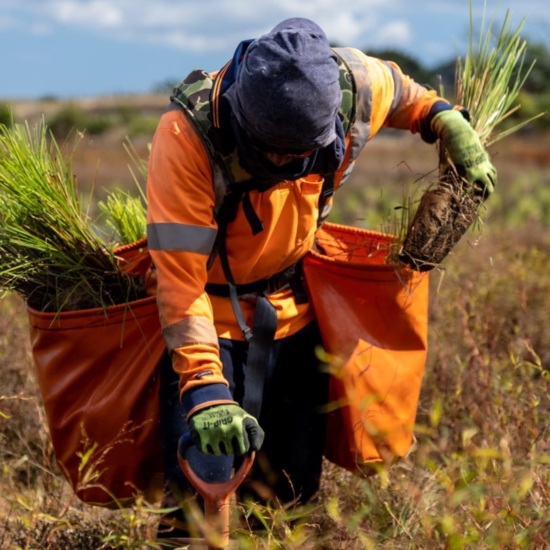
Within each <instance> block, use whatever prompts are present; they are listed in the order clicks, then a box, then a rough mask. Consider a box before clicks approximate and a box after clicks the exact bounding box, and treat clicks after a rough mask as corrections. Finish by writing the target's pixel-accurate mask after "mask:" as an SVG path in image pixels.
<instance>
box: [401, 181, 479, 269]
mask: <svg viewBox="0 0 550 550" xmlns="http://www.w3.org/2000/svg"><path fill="white" fill-rule="evenodd" d="M481 203H482V198H481V197H480V196H479V195H474V194H472V193H468V190H467V189H466V188H465V187H464V186H463V185H462V182H461V181H459V179H458V176H454V175H448V176H446V178H444V179H442V180H441V181H440V182H439V184H438V185H437V187H435V188H433V189H428V190H427V191H426V192H425V193H424V195H423V196H422V198H421V200H420V204H419V206H418V209H417V211H416V214H415V216H414V219H413V221H412V223H411V225H410V227H409V229H408V231H407V235H406V237H405V241H404V243H403V248H402V250H401V252H400V254H399V259H400V260H401V261H402V262H404V263H405V264H407V265H409V266H410V267H412V268H413V269H415V270H417V271H429V270H431V269H433V268H434V267H437V266H439V265H440V264H441V262H442V261H443V260H444V259H445V258H446V257H447V255H448V254H449V252H451V250H452V249H453V247H454V246H455V245H456V244H457V243H458V241H459V240H460V239H461V238H462V236H463V235H464V233H466V231H467V230H468V228H469V227H470V226H471V225H472V223H473V222H474V221H475V219H476V217H477V215H478V211H479V207H480V204H481Z"/></svg>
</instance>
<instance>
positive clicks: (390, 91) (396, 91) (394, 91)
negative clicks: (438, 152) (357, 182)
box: [354, 52, 453, 143]
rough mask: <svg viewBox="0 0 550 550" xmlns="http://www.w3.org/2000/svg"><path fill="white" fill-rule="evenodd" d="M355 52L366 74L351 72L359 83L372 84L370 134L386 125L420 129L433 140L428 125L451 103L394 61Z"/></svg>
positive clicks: (425, 136) (425, 138)
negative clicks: (423, 84)
mask: <svg viewBox="0 0 550 550" xmlns="http://www.w3.org/2000/svg"><path fill="white" fill-rule="evenodd" d="M358 55H360V57H361V59H362V62H363V64H364V67H365V69H366V73H367V74H366V76H363V77H361V75H359V78H357V76H356V75H355V72H354V76H356V80H358V81H359V85H361V84H363V85H364V84H367V85H370V87H371V94H369V96H370V99H371V101H372V107H371V118H370V124H371V137H372V136H373V135H374V134H376V133H377V132H378V130H380V128H381V127H382V126H386V127H389V128H397V129H402V130H409V131H411V132H412V133H420V135H421V136H422V139H423V140H424V141H427V142H428V143H433V142H434V141H435V140H436V137H437V136H435V135H434V133H433V131H432V128H431V121H432V118H433V117H434V116H435V115H436V114H437V113H439V112H441V111H443V110H448V109H452V108H453V107H452V106H451V104H450V103H449V102H448V101H447V100H446V99H443V98H441V97H439V96H438V95H437V93H436V92H435V90H428V89H427V88H426V87H424V86H421V85H420V84H418V83H416V82H415V81H414V80H413V79H412V78H411V77H409V76H407V75H405V74H403V72H402V71H401V69H400V68H399V67H398V66H397V65H396V64H395V63H393V62H391V61H383V60H381V59H377V58H374V57H370V56H368V55H365V54H363V53H362V52H358ZM360 97H361V95H360ZM363 97H365V95H364V94H363ZM367 97H368V96H367Z"/></svg>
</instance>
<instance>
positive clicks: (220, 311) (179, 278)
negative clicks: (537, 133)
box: [147, 48, 451, 415]
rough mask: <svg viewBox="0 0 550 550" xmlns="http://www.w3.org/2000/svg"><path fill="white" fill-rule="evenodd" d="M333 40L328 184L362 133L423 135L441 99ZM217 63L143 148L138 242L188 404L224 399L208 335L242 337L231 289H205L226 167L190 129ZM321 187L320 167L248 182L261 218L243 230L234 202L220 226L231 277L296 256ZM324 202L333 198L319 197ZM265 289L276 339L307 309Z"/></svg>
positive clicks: (220, 277)
mask: <svg viewBox="0 0 550 550" xmlns="http://www.w3.org/2000/svg"><path fill="white" fill-rule="evenodd" d="M334 51H335V52H336V53H337V54H338V56H339V58H340V61H341V63H342V65H341V67H342V68H343V69H342V68H341V71H342V70H344V71H345V72H346V78H347V81H350V79H351V81H352V84H353V94H352V95H353V97H352V103H353V105H352V109H351V111H353V116H352V117H351V118H350V120H348V121H347V122H348V124H347V126H346V125H344V128H345V130H346V154H345V158H344V160H343V162H342V164H341V166H340V167H339V169H338V171H337V172H336V173H335V174H334V189H335V190H337V189H338V187H339V186H340V185H341V183H342V181H343V179H345V177H347V175H348V174H349V172H350V171H351V168H353V164H354V162H355V160H356V159H357V157H358V155H359V153H360V152H361V150H362V149H363V147H364V146H365V144H366V143H367V142H368V140H369V139H371V138H372V137H373V136H374V135H375V134H376V133H377V132H378V131H379V130H380V128H381V127H382V126H387V127H390V128H399V129H404V130H409V131H411V132H412V133H417V132H418V133H420V134H421V136H422V137H423V139H425V140H426V141H430V142H433V141H435V138H436V137H435V136H434V135H433V134H432V130H431V127H430V123H431V118H432V117H433V116H434V114H436V113H437V112H439V111H440V110H445V109H449V108H451V106H450V105H449V104H448V102H446V101H445V100H442V99H441V98H440V97H438V96H437V94H436V93H435V92H434V91H428V90H427V89H426V88H424V87H423V86H420V85H419V84H417V83H416V82H414V81H413V80H412V79H411V78H409V77H408V76H406V75H404V74H403V73H402V72H401V70H400V69H399V67H397V66H396V65H395V64H393V63H391V62H385V61H382V60H379V59H376V58H372V57H369V56H367V55H365V54H363V53H362V52H360V51H359V50H355V49H352V48H335V50H334ZM233 62H235V61H233ZM230 63H231V62H230ZM228 65H229V64H228ZM226 68H227V65H226V67H224V69H223V70H222V71H220V72H218V73H214V74H213V75H209V78H210V79H211V80H210V83H211V89H210V90H207V91H208V93H209V95H208V96H206V99H205V96H204V94H203V95H202V96H201V97H202V100H201V101H202V103H203V104H202V106H201V108H202V110H201V112H200V113H199V112H194V109H193V107H192V106H189V105H186V106H183V107H182V108H181V109H171V110H167V112H165V113H164V114H163V116H162V117H161V119H160V122H159V125H158V128H157V131H156V133H155V136H154V138H153V142H152V147H151V153H150V159H149V175H148V182H147V196H148V245H149V249H150V253H151V256H152V259H153V263H154V266H155V271H156V280H157V289H156V292H157V300H158V307H159V311H160V320H161V325H162V329H163V334H164V337H165V340H166V344H167V348H168V350H169V351H170V353H171V354H172V360H173V366H174V369H175V370H176V371H177V372H178V373H179V375H180V389H181V392H182V399H183V403H184V407H185V408H186V410H187V413H188V415H189V414H192V413H193V412H195V411H196V410H199V409H200V408H203V407H205V406H210V405H212V404H216V403H226V402H233V400H232V397H231V394H230V393H229V390H228V383H227V381H226V380H225V378H224V377H223V374H222V365H221V362H220V359H219V353H218V338H229V339H234V340H243V339H244V337H243V334H242V332H241V330H240V328H239V326H238V324H237V322H236V319H235V314H234V312H233V309H232V307H231V302H230V300H229V299H228V298H225V297H219V296H212V295H208V294H207V292H206V291H205V286H206V284H207V283H217V284H226V282H227V281H226V278H225V277H224V272H223V269H222V267H221V265H220V259H219V257H216V258H215V260H214V261H213V265H212V266H211V267H210V266H209V265H208V263H209V258H210V256H211V252H212V249H213V246H214V243H215V239H216V234H217V230H218V224H217V222H216V217H215V214H216V212H217V210H218V208H219V205H220V200H223V185H224V184H223V180H224V179H225V180H227V179H228V176H227V173H228V172H227V170H225V171H224V170H220V166H219V164H220V163H219V158H217V157H218V155H217V151H216V146H215V145H213V144H212V143H211V142H209V140H208V139H207V138H206V139H205V132H204V131H203V130H204V129H203V128H201V116H203V115H201V113H204V109H205V106H206V108H207V111H209V112H211V113H212V116H211V118H210V120H214V124H215V121H216V105H217V101H218V99H219V98H218V97H217V96H216V91H217V90H219V86H217V84H218V83H219V81H220V79H221V78H223V74H224V72H225V69H226ZM203 74H206V73H203ZM183 82H185V80H184V81H183ZM203 92H204V90H203ZM197 95H200V94H197ZM343 97H346V94H343ZM350 97H351V95H350V94H348V96H347V98H348V99H349V98H350ZM205 104H206V105H205ZM232 158H233V160H229V161H227V160H226V165H227V164H231V166H230V172H231V174H232V176H233V177H235V178H236V179H237V180H239V179H241V180H242V179H246V178H247V177H248V178H249V179H250V177H251V176H249V175H247V174H246V173H243V169H242V168H240V167H239V166H238V161H236V160H235V159H238V156H237V155H236V154H235V155H234V156H233V157H232ZM225 168H227V166H226V167H225ZM235 174H237V176H235ZM220 180H222V185H221V187H220ZM226 183H228V182H226ZM322 187H323V178H322V177H321V176H319V175H318V174H310V175H308V176H307V177H303V178H300V179H298V180H296V181H282V182H280V183H279V184H277V185H275V186H273V187H271V188H269V189H267V190H264V191H259V190H251V191H250V193H249V197H250V202H251V204H252V206H253V209H254V211H255V212H256V214H257V216H258V218H259V219H260V220H261V221H262V222H263V228H264V229H263V231H261V232H259V233H257V234H255V235H253V234H252V231H251V228H250V225H249V223H248V221H247V217H246V214H245V212H244V210H243V205H242V204H240V205H239V208H238V211H237V215H236V218H235V219H234V221H233V222H232V223H230V224H229V226H228V229H227V236H226V249H227V255H228V259H229V263H230V266H231V271H232V274H233V278H234V280H235V282H236V283H237V284H247V283H251V282H253V281H257V280H260V279H267V278H269V277H271V276H273V275H274V274H276V273H279V272H281V271H282V270H284V269H285V268H288V267H289V266H292V265H293V264H295V263H296V262H298V261H299V260H300V259H301V258H302V257H303V256H304V255H305V254H306V252H307V251H308V250H310V249H311V247H312V245H313V241H314V236H315V232H316V229H317V227H318V219H319V217H320V213H319V195H320V193H321V190H322ZM220 193H221V197H222V199H220ZM331 203H332V197H331V198H330V199H329V200H328V204H327V207H330V204H331ZM324 214H326V212H325V213H324ZM268 297H269V301H270V302H271V304H272V305H273V306H274V307H275V309H276V312H277V323H278V324H277V330H276V334H275V339H280V338H284V337H286V336H289V335H291V334H294V333H295V332H297V331H298V330H300V329H301V328H302V327H304V326H305V325H306V324H308V323H310V322H311V321H312V320H313V319H314V312H313V310H312V307H311V304H310V303H297V301H296V300H295V297H294V294H293V292H292V290H291V289H290V288H289V287H288V286H287V287H284V288H282V289H280V290H278V291H275V292H273V293H272V294H270V295H269V296H268ZM239 302H240V305H241V309H242V312H243V315H244V318H245V320H246V322H247V324H248V325H249V326H251V324H252V321H253V316H254V296H242V297H241V298H240V300H239Z"/></svg>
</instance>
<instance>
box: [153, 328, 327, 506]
mask: <svg viewBox="0 0 550 550" xmlns="http://www.w3.org/2000/svg"><path fill="white" fill-rule="evenodd" d="M219 344H220V358H221V362H222V365H223V374H224V377H225V379H226V380H227V381H228V382H229V389H230V391H231V394H232V396H233V398H234V399H235V401H237V402H239V403H242V401H243V396H244V392H245V388H246V384H245V379H246V360H247V355H248V343H247V342H240V341H234V340H227V339H220V340H219ZM321 345H322V344H321V336H320V333H319V329H318V326H317V323H311V324H310V325H308V326H306V327H304V328H303V329H302V330H300V331H299V332H297V333H296V334H294V335H292V336H289V337H287V338H283V339H281V340H276V341H275V342H274V343H273V347H272V350H271V355H270V359H269V364H268V365H267V374H266V383H265V386H264V392H263V402H262V409H261V413H260V417H259V419H258V420H259V423H260V426H261V427H262V429H263V430H264V431H265V440H264V444H263V447H262V449H261V451H260V452H259V453H257V457H256V461H255V463H254V467H253V470H252V475H250V476H249V478H250V479H247V482H245V483H244V484H243V485H242V486H241V488H240V494H239V499H240V500H241V501H243V500H246V499H247V498H251V499H253V500H256V501H260V502H263V503H266V502H268V501H270V500H271V499H272V498H274V497H275V498H276V499H277V500H278V501H279V502H280V503H287V502H291V501H294V500H296V501H298V502H302V503H304V502H307V501H309V500H311V499H312V497H314V495H315V493H316V492H317V491H318V489H319V482H320V477H321V461H322V454H323V447H324V442H325V432H326V415H325V412H324V410H325V405H326V404H327V400H328V374H327V373H326V372H323V371H322V369H321V368H320V361H319V359H318V358H317V355H316V349H317V348H318V346H321ZM160 376H161V389H160V407H161V411H160V422H161V436H162V445H163V453H164V464H165V480H166V487H167V491H168V492H170V493H171V494H172V495H173V496H174V497H175V498H176V499H177V500H178V502H179V501H180V499H181V498H184V497H185V496H189V495H193V494H195V491H194V490H193V489H192V487H191V485H190V484H189V482H188V481H187V479H186V478H185V476H184V475H183V473H182V471H181V470H180V468H179V465H178V461H177V445H178V440H179V438H180V437H181V435H183V434H185V433H188V432H189V428H188V426H187V422H186V421H185V414H184V411H183V408H182V405H181V403H180V400H179V389H178V382H179V376H178V375H177V374H176V373H175V372H174V370H173V369H172V364H171V360H170V357H169V356H168V354H165V356H164V357H163V359H162V360H161V364H160ZM187 459H188V461H189V463H190V465H191V467H192V468H193V470H194V471H195V473H196V474H197V475H198V476H199V477H200V478H202V479H203V480H205V481H208V482H220V481H225V480H227V479H228V478H229V477H230V475H231V470H232V468H233V466H235V467H238V463H235V464H234V460H236V461H238V458H236V459H235V457H232V456H222V457H214V456H211V455H205V454H202V453H200V452H199V451H198V450H197V449H196V448H195V447H192V448H191V449H190V450H189V451H188V453H187ZM199 502H200V499H199Z"/></svg>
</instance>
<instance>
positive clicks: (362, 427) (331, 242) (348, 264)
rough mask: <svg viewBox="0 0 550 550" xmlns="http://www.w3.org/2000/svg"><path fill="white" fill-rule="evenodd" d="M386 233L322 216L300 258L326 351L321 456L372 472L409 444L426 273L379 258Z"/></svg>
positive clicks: (421, 361)
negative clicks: (327, 397)
mask: <svg viewBox="0 0 550 550" xmlns="http://www.w3.org/2000/svg"><path fill="white" fill-rule="evenodd" d="M392 242H393V237H391V236H388V235H384V234H381V233H375V232H371V231H366V230H363V229H358V228H352V227H346V226H341V225H337V224H332V223H325V224H324V225H323V226H322V228H321V229H320V230H319V231H318V233H317V239H316V247H315V249H314V251H311V252H310V253H308V255H307V256H306V258H305V260H304V272H305V276H306V282H307V286H308V289H309V293H310V296H311V300H312V302H313V306H314V308H315V312H316V315H317V318H318V322H319V326H320V329H321V333H322V335H323V343H324V346H325V350H326V352H327V353H328V354H329V363H330V372H331V377H330V404H329V411H330V412H329V415H328V434H327V441H326V447H325V456H326V457H327V458H328V459H329V460H331V461H332V462H334V463H336V464H338V465H340V466H342V467H344V468H346V469H348V470H351V471H365V472H368V473H372V472H374V471H375V468H373V466H376V465H377V464H381V463H385V464H391V463H393V462H394V461H395V460H397V459H398V458H400V457H403V456H404V455H405V454H406V453H407V452H408V450H409V448H410V446H411V443H412V438H413V429H414V423H415V417H416V409H417V405H418V398H419V394H420V387H421V384H422V377H423V374H424V365H425V361H426V353H427V331H428V276H427V274H425V273H422V274H421V273H418V272H415V271H412V270H410V269H408V268H402V267H400V266H397V265H388V264H386V263H385V261H386V255H387V253H388V250H389V247H390V246H391V245H392Z"/></svg>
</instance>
